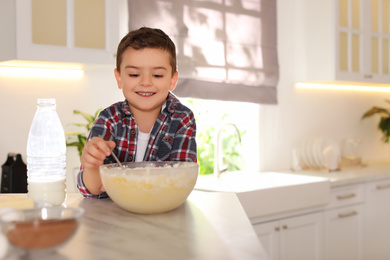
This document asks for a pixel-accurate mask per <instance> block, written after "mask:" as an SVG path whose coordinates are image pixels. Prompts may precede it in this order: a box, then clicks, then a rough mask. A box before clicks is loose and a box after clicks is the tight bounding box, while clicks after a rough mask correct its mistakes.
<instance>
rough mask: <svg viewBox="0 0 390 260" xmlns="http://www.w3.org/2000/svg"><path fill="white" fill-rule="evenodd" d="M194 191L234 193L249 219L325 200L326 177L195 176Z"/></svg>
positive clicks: (327, 191) (271, 174) (270, 174)
mask: <svg viewBox="0 0 390 260" xmlns="http://www.w3.org/2000/svg"><path fill="white" fill-rule="evenodd" d="M195 189H196V190H202V191H217V192H234V193H236V194H237V197H238V199H239V200H240V202H241V204H242V206H243V208H244V210H245V212H246V214H247V215H248V217H249V218H250V219H253V218H257V217H263V216H267V215H273V214H278V213H283V212H288V211H293V210H299V209H305V208H310V207H316V206H321V205H324V204H327V203H328V202H329V196H330V183H329V180H328V179H326V178H321V177H313V176H305V175H299V174H289V173H278V172H230V173H224V174H222V175H221V177H220V178H218V179H217V178H216V177H214V176H213V175H210V176H207V175H206V176H199V178H198V181H197V183H196V186H195Z"/></svg>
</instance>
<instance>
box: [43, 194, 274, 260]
mask: <svg viewBox="0 0 390 260" xmlns="http://www.w3.org/2000/svg"><path fill="white" fill-rule="evenodd" d="M65 204H66V206H72V207H82V208H83V209H84V210H85V213H84V217H83V218H82V220H81V225H80V228H79V230H78V231H77V233H76V235H75V236H74V237H73V238H72V240H71V241H70V242H69V243H68V244H66V245H65V246H64V247H63V248H61V249H59V250H58V252H57V253H56V254H54V255H52V256H50V257H49V258H47V259H60V260H76V259H77V260H78V259H94V260H98V259H107V260H111V259H115V260H120V259H156V260H157V259H186V260H187V259H202V260H203V259H213V260H215V259H221V260H222V259H223V260H228V259H245V260H250V259H256V260H259V259H268V258H267V256H266V253H265V251H264V250H263V247H262V245H261V244H260V242H259V240H258V238H257V236H256V233H255V231H254V229H253V227H252V225H251V223H250V221H249V219H248V218H247V216H246V214H245V212H244V210H243V208H242V206H241V205H240V202H239V200H238V198H237V196H236V195H235V194H233V193H218V192H216V193H210V192H201V191H193V192H192V193H191V195H190V196H189V197H188V199H187V201H186V202H185V203H184V204H183V205H181V206H180V207H179V208H177V209H175V210H173V211H170V212H167V213H163V214H155V215H140V214H133V213H130V212H127V211H125V210H123V209H121V208H120V207H118V206H117V205H116V204H115V203H114V202H113V201H112V200H111V199H100V200H97V199H84V198H83V197H82V196H81V195H80V194H78V193H71V194H67V199H66V201H65ZM40 259H46V258H40Z"/></svg>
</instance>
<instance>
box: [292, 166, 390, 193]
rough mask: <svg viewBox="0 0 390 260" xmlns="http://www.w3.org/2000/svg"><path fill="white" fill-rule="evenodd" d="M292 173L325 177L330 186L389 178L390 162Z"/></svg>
mask: <svg viewBox="0 0 390 260" xmlns="http://www.w3.org/2000/svg"><path fill="white" fill-rule="evenodd" d="M293 174H299V175H308V176H316V177H323V178H327V179H329V181H330V185H331V187H339V186H345V185H351V184H359V183H365V182H369V181H379V180H383V179H388V178H390V162H380V163H369V164H366V165H363V166H361V167H345V168H342V169H341V170H340V171H334V172H324V171H300V172H294V173H293Z"/></svg>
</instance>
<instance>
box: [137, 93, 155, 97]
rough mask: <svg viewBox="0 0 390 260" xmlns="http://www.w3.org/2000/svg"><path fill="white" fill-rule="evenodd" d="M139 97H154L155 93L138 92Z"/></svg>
mask: <svg viewBox="0 0 390 260" xmlns="http://www.w3.org/2000/svg"><path fill="white" fill-rule="evenodd" d="M136 93H137V94H138V95H140V96H143V97H150V96H153V95H154V94H155V93H153V92H136Z"/></svg>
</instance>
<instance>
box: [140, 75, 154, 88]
mask: <svg viewBox="0 0 390 260" xmlns="http://www.w3.org/2000/svg"><path fill="white" fill-rule="evenodd" d="M140 85H141V86H145V87H148V86H151V85H152V81H151V78H150V77H149V76H145V75H144V76H141V80H140Z"/></svg>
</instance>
